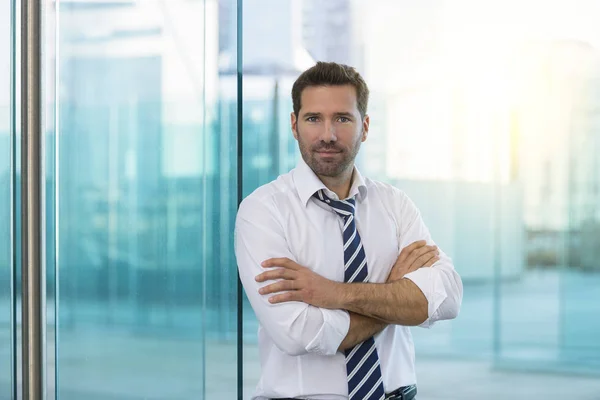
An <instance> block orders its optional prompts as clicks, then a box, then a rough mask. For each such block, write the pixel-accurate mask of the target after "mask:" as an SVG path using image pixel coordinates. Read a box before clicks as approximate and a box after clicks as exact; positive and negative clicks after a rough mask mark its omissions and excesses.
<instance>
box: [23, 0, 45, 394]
mask: <svg viewBox="0 0 600 400" xmlns="http://www.w3.org/2000/svg"><path fill="white" fill-rule="evenodd" d="M41 14H42V5H41V0H22V1H21V207H22V208H21V224H22V228H21V240H22V242H21V253H22V261H21V268H22V311H21V312H22V320H21V329H22V336H21V337H22V346H21V347H22V365H21V368H22V373H23V396H22V398H23V400H43V399H44V398H45V382H44V372H45V351H44V344H45V313H44V310H45V297H46V296H45V294H46V290H45V286H46V285H45V283H46V271H45V266H44V262H43V254H44V253H43V247H42V246H43V232H42V228H43V211H42V210H43V204H44V203H43V196H44V186H43V181H44V179H43V178H44V174H43V157H42V146H43V143H42V140H43V138H42V110H41V108H42V103H41V97H42V96H41V93H42V89H41V85H42V79H41V59H42V51H41V49H42V46H41V38H42V18H41V17H42V15H41Z"/></svg>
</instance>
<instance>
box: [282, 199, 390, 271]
mask: <svg viewBox="0 0 600 400" xmlns="http://www.w3.org/2000/svg"><path fill="white" fill-rule="evenodd" d="M292 211H293V212H290V213H289V214H287V215H285V221H284V231H285V233H286V239H287V241H288V246H289V248H290V251H291V252H292V254H293V255H294V257H295V259H296V261H297V262H298V263H299V264H301V265H303V266H305V267H308V268H310V269H312V270H314V271H315V272H317V273H318V274H319V275H321V276H324V277H326V278H328V279H332V280H336V281H343V280H344V263H345V260H344V244H343V237H342V233H343V229H344V228H343V220H342V218H341V217H339V216H338V215H337V214H335V213H334V212H333V211H332V210H331V209H330V208H328V207H326V206H324V207H321V206H319V205H317V204H314V203H309V204H308V206H306V207H304V208H299V209H297V210H292ZM355 218H356V219H355V221H356V227H357V230H358V233H359V235H360V239H361V242H362V245H363V248H364V250H365V255H366V258H367V267H368V270H369V281H370V282H385V280H386V279H387V277H388V275H389V272H390V270H391V268H392V266H393V265H394V262H395V261H396V259H397V258H398V255H399V254H400V250H399V240H398V232H397V222H396V220H395V217H394V216H393V215H392V214H390V212H389V211H388V210H386V209H385V208H384V207H381V206H377V204H368V203H366V204H365V203H363V204H358V207H357V211H356V216H355Z"/></svg>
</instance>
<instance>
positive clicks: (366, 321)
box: [338, 312, 388, 351]
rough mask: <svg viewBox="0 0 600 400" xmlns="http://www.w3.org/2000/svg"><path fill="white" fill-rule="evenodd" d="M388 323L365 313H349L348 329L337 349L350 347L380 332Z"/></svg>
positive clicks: (342, 349)
mask: <svg viewBox="0 0 600 400" xmlns="http://www.w3.org/2000/svg"><path fill="white" fill-rule="evenodd" d="M387 325H388V324H387V323H385V322H382V321H380V320H377V319H374V318H371V317H367V316H365V315H361V314H356V313H353V312H351V313H350V329H349V330H348V333H347V334H346V337H345V338H344V340H343V341H342V343H340V347H339V348H338V351H344V350H347V349H351V348H352V347H354V346H356V345H357V344H359V343H362V342H364V341H365V340H367V339H368V338H370V337H371V336H373V335H375V334H377V333H379V332H381V331H382V330H383V329H384V328H385V327H386V326H387Z"/></svg>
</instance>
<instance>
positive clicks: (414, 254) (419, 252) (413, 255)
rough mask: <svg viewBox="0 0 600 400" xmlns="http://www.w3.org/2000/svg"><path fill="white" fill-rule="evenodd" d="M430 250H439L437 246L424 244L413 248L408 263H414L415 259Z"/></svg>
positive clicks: (407, 259)
mask: <svg viewBox="0 0 600 400" xmlns="http://www.w3.org/2000/svg"><path fill="white" fill-rule="evenodd" d="M430 251H437V246H422V247H419V248H418V249H415V250H413V251H412V252H411V253H410V255H409V256H408V257H407V258H406V263H407V264H408V265H412V264H413V263H414V262H415V260H416V259H417V258H419V257H421V256H422V255H423V254H426V253H428V252H430Z"/></svg>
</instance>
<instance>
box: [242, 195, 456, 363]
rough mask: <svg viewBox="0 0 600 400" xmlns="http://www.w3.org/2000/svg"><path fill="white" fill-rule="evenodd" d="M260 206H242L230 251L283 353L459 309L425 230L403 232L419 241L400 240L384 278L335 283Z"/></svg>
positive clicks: (337, 343) (328, 348)
mask: <svg viewBox="0 0 600 400" xmlns="http://www.w3.org/2000/svg"><path fill="white" fill-rule="evenodd" d="M264 205H265V203H264V202H262V203H258V202H256V203H254V204H252V205H248V204H246V207H247V208H248V209H250V208H251V210H252V214H251V215H250V213H246V212H245V210H244V208H246V207H244V204H242V207H241V208H240V212H239V213H238V221H237V222H236V236H235V237H236V257H237V258H238V265H239V268H240V277H241V279H242V283H243V284H244V288H245V290H246V293H247V295H248V298H249V300H250V302H251V304H252V307H253V309H254V311H255V313H256V315H257V317H258V319H259V321H260V322H261V325H262V326H263V327H264V328H265V330H266V331H267V333H268V334H269V336H270V337H271V338H272V339H273V341H274V342H275V344H276V345H277V347H279V348H280V349H281V350H282V351H284V352H286V353H288V354H290V355H301V354H306V353H311V352H314V353H317V354H323V355H332V354H335V353H336V352H337V351H340V350H344V349H347V348H351V347H353V346H354V345H356V344H358V343H360V342H362V341H364V340H365V339H367V338H369V337H371V336H373V335H374V334H376V333H378V332H380V331H381V330H382V329H384V328H385V327H386V326H387V325H389V324H400V325H421V326H428V325H429V324H431V323H432V322H434V321H436V320H440V319H450V318H454V317H455V316H456V314H457V313H458V308H459V306H460V301H461V299H462V284H461V283H460V279H459V278H458V275H456V273H455V272H454V269H453V267H452V264H451V261H450V260H449V258H447V257H446V256H445V255H444V254H443V253H442V254H440V255H439V259H438V258H437V257H438V255H437V249H436V248H434V247H432V246H426V244H425V243H426V242H429V243H431V244H432V242H431V239H430V237H429V235H428V232H426V231H424V232H419V231H417V232H414V231H413V232H410V234H409V235H406V237H407V238H409V239H412V240H414V239H415V238H423V239H422V240H420V241H417V242H415V243H412V244H410V245H409V243H402V245H403V246H405V247H404V249H403V251H402V252H401V254H400V256H399V257H398V260H397V261H396V263H395V265H394V266H393V268H392V271H391V273H390V276H389V278H388V281H387V282H386V283H377V284H376V283H341V282H336V281H331V280H329V279H326V278H324V277H322V276H320V275H318V274H316V273H315V272H313V271H312V270H311V269H310V268H307V267H305V266H301V265H299V264H297V263H295V262H294V261H293V258H294V257H293V255H292V254H291V252H290V251H289V248H288V246H287V243H286V241H285V234H284V232H283V229H282V227H281V225H279V222H278V220H277V217H276V211H274V210H269V209H268V208H265V207H264ZM409 228H410V229H413V230H414V228H415V225H414V224H413V225H411V227H409ZM419 229H420V228H419ZM409 256H410V257H409ZM264 260H266V261H264ZM424 266H427V267H429V266H431V268H421V267H424ZM257 282H258V283H264V284H266V286H265V285H264V284H263V285H259V284H257ZM259 287H260V289H258V288H259Z"/></svg>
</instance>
